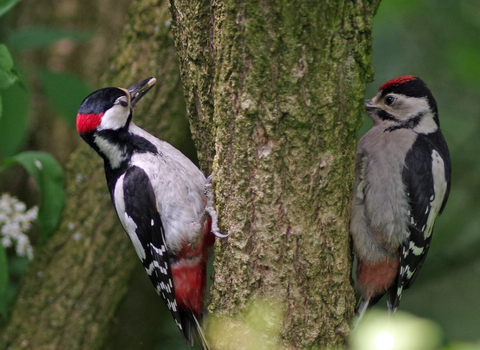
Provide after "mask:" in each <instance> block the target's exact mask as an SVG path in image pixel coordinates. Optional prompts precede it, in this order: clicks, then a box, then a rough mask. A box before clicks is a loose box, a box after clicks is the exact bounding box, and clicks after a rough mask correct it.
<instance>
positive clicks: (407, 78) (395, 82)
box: [379, 75, 416, 90]
mask: <svg viewBox="0 0 480 350" xmlns="http://www.w3.org/2000/svg"><path fill="white" fill-rule="evenodd" d="M415 79H416V78H415V77H414V76H413V75H404V76H403V77H399V78H395V79H392V80H389V81H387V82H386V83H385V84H383V85H382V86H380V89H379V90H385V89H386V88H388V87H389V86H392V85H400V84H403V83H406V82H407V81H410V80H415Z"/></svg>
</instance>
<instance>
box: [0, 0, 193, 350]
mask: <svg viewBox="0 0 480 350" xmlns="http://www.w3.org/2000/svg"><path fill="white" fill-rule="evenodd" d="M169 19H170V14H169V11H168V8H167V4H166V2H164V1H161V0H159V1H155V0H141V1H136V2H134V3H133V4H132V6H131V8H130V21H129V23H128V26H127V27H126V29H125V31H124V32H123V34H122V37H121V40H120V42H119V44H118V50H117V51H116V52H115V55H114V56H113V59H112V62H111V65H110V67H111V68H110V70H109V71H108V72H107V73H106V74H105V75H104V77H103V79H102V80H103V85H109V86H124V87H127V86H129V85H130V84H133V83H135V82H137V81H139V80H141V79H144V78H146V77H149V76H156V77H157V79H158V80H157V85H156V87H155V88H154V89H153V91H152V92H150V93H149V94H148V95H146V96H145V97H144V98H143V99H142V103H140V104H139V106H138V108H137V110H136V113H135V122H136V123H137V124H138V125H140V126H142V127H145V128H146V129H148V130H149V131H151V132H152V133H154V134H156V135H159V136H160V137H163V138H164V139H166V140H169V141H170V142H171V143H173V144H174V145H176V146H177V147H179V148H181V149H183V150H188V149H189V145H191V141H189V139H190V134H189V132H188V121H187V119H186V112H185V102H184V100H183V96H182V90H181V89H182V87H181V84H180V75H179V71H178V63H177V59H176V56H175V49H174V45H173V39H172V37H171V33H170V29H169ZM105 57H106V58H107V57H108V56H105ZM66 187H67V205H66V209H65V212H64V215H63V219H62V222H61V224H60V227H59V229H58V231H57V232H56V234H55V235H54V236H53V237H52V238H51V239H50V240H49V242H48V243H47V244H46V246H45V247H43V248H42V249H41V250H38V251H36V257H35V260H34V262H33V263H32V265H31V266H30V268H29V270H28V272H27V274H26V276H25V278H24V282H23V285H22V287H21V290H20V292H19V295H18V298H17V301H16V304H15V306H14V310H13V312H12V315H11V319H10V322H9V324H8V325H7V328H6V329H5V330H4V331H3V332H2V335H1V338H0V348H1V349H7V348H8V349H12V350H15V349H35V350H43V349H58V350H63V349H88V350H92V349H100V348H101V347H102V344H103V342H104V340H105V338H106V336H107V334H108V328H109V326H110V324H111V320H112V317H113V314H114V312H115V310H116V307H117V305H118V303H119V302H120V301H121V299H122V297H123V296H124V294H125V292H126V290H127V284H128V281H129V279H130V276H131V273H132V271H133V269H134V267H135V266H136V265H138V264H139V262H138V259H137V258H136V256H135V252H134V249H133V248H132V246H131V243H130V242H129V240H128V238H127V236H126V234H125V233H124V231H123V229H122V228H121V226H120V225H119V222H118V219H117V217H116V215H115V212H114V209H113V206H112V204H111V200H110V196H109V194H108V190H107V186H106V182H105V175H104V171H103V165H102V161H101V159H100V157H98V156H97V155H96V154H95V153H94V151H93V150H91V149H89V147H88V146H87V145H86V144H84V143H82V145H81V146H80V147H79V149H78V150H77V151H76V152H74V154H73V155H72V156H71V158H70V161H69V164H68V166H67V173H66Z"/></svg>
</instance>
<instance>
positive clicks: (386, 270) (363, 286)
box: [357, 259, 399, 300]
mask: <svg viewBox="0 0 480 350" xmlns="http://www.w3.org/2000/svg"><path fill="white" fill-rule="evenodd" d="M398 264H399V262H398V259H390V260H387V261H381V262H379V263H377V264H370V263H366V262H363V261H358V263H357V282H358V286H359V288H360V290H361V291H362V293H363V298H364V299H365V300H369V299H370V298H372V297H375V296H377V295H383V294H384V293H385V292H386V291H387V289H388V288H389V287H391V286H392V285H393V283H394V282H395V278H396V277H397V272H398Z"/></svg>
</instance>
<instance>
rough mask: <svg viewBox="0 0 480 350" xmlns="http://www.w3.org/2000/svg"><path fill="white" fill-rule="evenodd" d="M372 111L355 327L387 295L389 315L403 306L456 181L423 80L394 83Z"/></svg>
mask: <svg viewBox="0 0 480 350" xmlns="http://www.w3.org/2000/svg"><path fill="white" fill-rule="evenodd" d="M365 105H366V112H367V114H368V115H369V116H370V117H371V118H372V119H373V121H374V123H375V125H374V126H373V127H372V128H371V129H370V130H369V131H368V132H367V133H366V134H365V135H364V136H363V137H362V138H361V139H360V141H359V142H358V146H357V152H356V167H355V184H354V189H353V196H352V213H351V220H350V232H351V235H352V239H353V249H354V253H355V255H356V258H357V270H356V277H357V284H358V287H359V289H360V290H361V292H362V299H361V301H360V304H359V307H358V311H357V315H358V316H357V321H356V322H358V321H359V320H360V319H361V317H362V315H363V314H364V312H365V310H366V309H367V307H370V306H372V305H374V304H375V303H376V302H377V301H378V300H379V299H380V298H381V297H382V296H383V295H384V294H387V299H388V308H389V310H390V311H394V310H396V308H397V307H398V305H399V302H400V298H401V296H402V292H403V290H405V289H407V288H409V287H410V286H411V285H412V284H413V282H414V281H415V278H416V277H417V275H418V272H419V270H420V268H421V266H422V264H423V262H424V261H425V258H426V256H427V252H428V248H429V247H430V241H431V239H432V231H433V226H434V223H435V219H436V217H437V215H439V214H441V213H442V211H443V209H444V208H445V204H446V202H447V199H448V195H449V192H450V178H451V165H450V156H449V152H448V147H447V143H446V142H445V139H444V137H443V135H442V132H441V131H440V123H439V119H438V110H437V103H436V101H435V99H434V97H433V95H432V93H431V92H430V90H429V89H428V87H427V86H426V84H425V83H424V82H423V81H422V80H421V79H419V78H417V77H414V76H411V75H407V76H403V77H400V78H396V79H392V80H390V81H389V82H387V83H385V84H383V85H382V86H381V87H380V89H379V91H378V93H377V95H376V96H375V97H374V98H372V99H371V100H367V101H365Z"/></svg>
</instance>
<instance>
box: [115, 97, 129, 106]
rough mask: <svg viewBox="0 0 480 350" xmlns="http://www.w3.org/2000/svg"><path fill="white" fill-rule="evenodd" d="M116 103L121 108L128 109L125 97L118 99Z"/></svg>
mask: <svg viewBox="0 0 480 350" xmlns="http://www.w3.org/2000/svg"><path fill="white" fill-rule="evenodd" d="M117 103H118V104H119V105H120V106H122V107H128V101H127V98H126V97H120V98H118V100H117Z"/></svg>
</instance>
